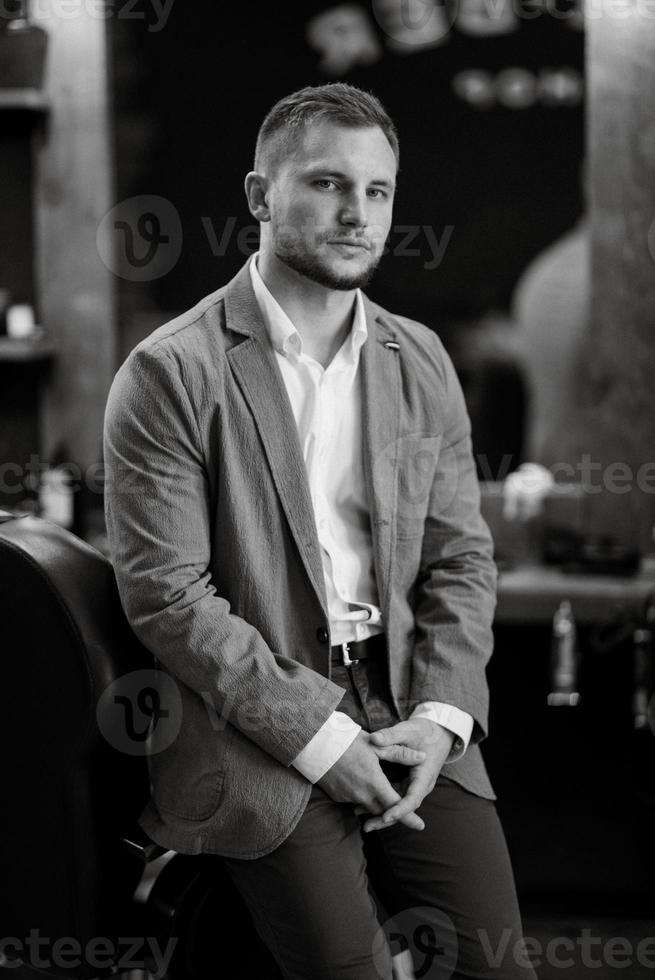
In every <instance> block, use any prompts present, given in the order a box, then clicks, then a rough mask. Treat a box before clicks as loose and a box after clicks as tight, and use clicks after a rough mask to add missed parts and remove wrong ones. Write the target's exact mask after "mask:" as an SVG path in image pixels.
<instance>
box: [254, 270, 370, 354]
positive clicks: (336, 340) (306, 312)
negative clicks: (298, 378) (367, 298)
mask: <svg viewBox="0 0 655 980" xmlns="http://www.w3.org/2000/svg"><path fill="white" fill-rule="evenodd" d="M257 269H258V270H259V274H260V276H261V277H262V279H263V281H264V283H265V285H266V287H267V288H268V289H269V290H270V292H271V293H272V294H273V296H274V297H275V299H276V300H277V302H278V303H279V304H280V306H281V307H282V309H283V310H284V312H285V313H286V315H287V316H288V317H289V319H290V320H291V322H292V323H293V325H294V327H295V328H296V330H297V331H298V333H299V334H300V337H301V339H302V342H303V348H304V350H305V351H306V353H307V354H308V355H309V356H310V357H313V358H314V359H315V360H317V361H318V362H319V363H320V364H322V365H323V367H327V365H328V364H329V363H330V361H331V360H332V358H333V357H334V355H335V354H336V352H337V351H338V350H339V348H340V347H341V345H342V344H343V342H344V340H345V339H346V337H347V335H348V332H349V330H350V328H351V325H352V318H353V310H354V305H355V296H356V290H355V289H349V290H340V289H329V288H328V287H327V286H321V285H319V283H317V282H313V281H312V280H311V279H308V278H307V277H306V276H303V275H301V274H300V273H298V272H295V271H294V270H293V269H290V268H289V267H288V266H287V265H285V264H284V263H283V262H281V261H280V260H279V259H278V258H277V256H276V255H273V254H271V253H269V252H260V253H259V257H258V259H257Z"/></svg>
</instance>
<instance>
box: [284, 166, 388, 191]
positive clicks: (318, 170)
mask: <svg viewBox="0 0 655 980" xmlns="http://www.w3.org/2000/svg"><path fill="white" fill-rule="evenodd" d="M302 173H303V177H336V179H337V180H350V177H349V176H348V174H344V173H343V172H342V171H341V170H331V169H330V168H329V167H311V168H310V169H309V170H304V171H303V172H302ZM368 183H369V184H371V185H375V186H376V187H386V188H387V190H394V189H395V187H396V182H395V180H386V179H385V178H384V177H374V178H373V180H369V182H368Z"/></svg>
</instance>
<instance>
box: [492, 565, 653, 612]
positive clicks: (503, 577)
mask: <svg viewBox="0 0 655 980" xmlns="http://www.w3.org/2000/svg"><path fill="white" fill-rule="evenodd" d="M652 592H655V571H654V570H653V566H652V563H649V562H647V561H644V562H643V564H642V568H641V570H640V571H639V572H638V573H637V574H636V575H632V576H625V577H620V576H618V575H594V574H584V573H575V574H570V573H568V572H561V571H559V569H557V568H553V567H547V566H543V565H524V566H520V565H517V567H516V568H513V569H511V570H509V571H506V572H501V574H500V576H499V579H498V605H497V607H496V617H495V622H496V623H497V624H505V623H522V624H524V625H528V624H537V623H544V624H545V623H552V619H553V616H554V614H555V611H556V609H557V607H558V606H559V604H560V602H563V601H564V600H565V599H567V600H568V601H569V602H570V603H571V606H572V609H573V615H574V617H575V619H576V621H577V622H579V623H582V624H587V625H591V624H593V623H597V622H601V621H603V620H604V619H606V618H607V615H608V613H611V612H612V609H613V607H616V606H627V607H631V608H632V609H639V608H640V607H641V606H642V604H643V603H644V602H645V600H646V598H647V596H649V595H650V594H651V593H652Z"/></svg>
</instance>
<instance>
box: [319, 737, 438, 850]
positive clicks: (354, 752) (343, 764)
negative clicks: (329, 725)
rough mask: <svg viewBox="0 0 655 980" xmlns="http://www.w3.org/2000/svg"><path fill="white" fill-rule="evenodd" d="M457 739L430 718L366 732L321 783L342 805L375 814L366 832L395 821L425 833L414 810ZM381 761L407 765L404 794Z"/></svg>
mask: <svg viewBox="0 0 655 980" xmlns="http://www.w3.org/2000/svg"><path fill="white" fill-rule="evenodd" d="M453 738H454V736H453V734H452V732H450V731H448V730H447V729H446V728H443V727H442V726H441V725H438V724H437V723H436V722H433V721H431V720H430V719H429V718H410V719H409V720H408V721H401V722H398V724H396V725H391V726H390V727H389V728H383V729H380V731H377V732H373V733H371V734H369V733H367V732H364V731H361V732H359V734H358V735H357V737H356V738H355V740H354V742H353V743H352V744H351V745H350V746H349V748H348V749H346V751H345V752H344V753H343V755H342V756H341V758H340V759H338V760H337V762H336V763H335V764H334V765H333V766H332V767H331V768H330V769H328V771H327V772H326V773H325V775H324V776H323V777H322V778H321V779H320V780H319V781H318V785H319V786H320V787H321V788H322V789H323V790H324V791H325V792H326V793H327V794H328V796H330V797H331V798H332V799H333V800H336V801H337V802H340V803H355V804H356V806H355V812H356V813H370V814H373V816H372V817H371V818H370V819H369V820H367V821H366V822H365V823H364V825H363V830H364V831H365V832H369V831H371V830H381V829H383V828H385V827H390V826H391V825H392V824H394V823H402V824H404V825H405V826H407V827H410V828H411V829H413V830H423V828H424V826H425V824H424V823H423V821H422V820H421V818H420V817H419V816H418V814H417V813H416V812H415V811H416V810H417V809H418V807H419V806H420V805H421V803H422V802H423V800H424V798H425V797H426V796H427V794H428V793H429V792H430V791H431V790H432V789H433V788H434V785H435V783H436V781H437V777H438V775H439V772H440V771H441V767H442V766H443V764H444V762H445V761H446V759H447V758H448V754H449V752H450V749H451V746H452V743H453ZM382 761H384V762H395V763H400V764H401V765H404V766H407V768H408V777H407V781H406V784H405V794H404V796H401V795H400V793H398V792H397V790H396V789H395V788H394V787H393V786H392V784H391V783H390V782H389V780H388V779H387V777H386V775H385V773H384V771H383V770H382V767H381V766H380V762H382Z"/></svg>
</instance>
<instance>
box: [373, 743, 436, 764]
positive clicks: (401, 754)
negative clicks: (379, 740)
mask: <svg viewBox="0 0 655 980" xmlns="http://www.w3.org/2000/svg"><path fill="white" fill-rule="evenodd" d="M373 748H374V750H375V754H376V755H377V757H378V759H384V761H385V762H399V763H400V764H401V765H403V766H418V765H419V764H420V763H421V762H424V761H425V758H426V753H425V752H423V751H422V749H411V748H410V747H409V745H383V746H376V745H374V746H373Z"/></svg>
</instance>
